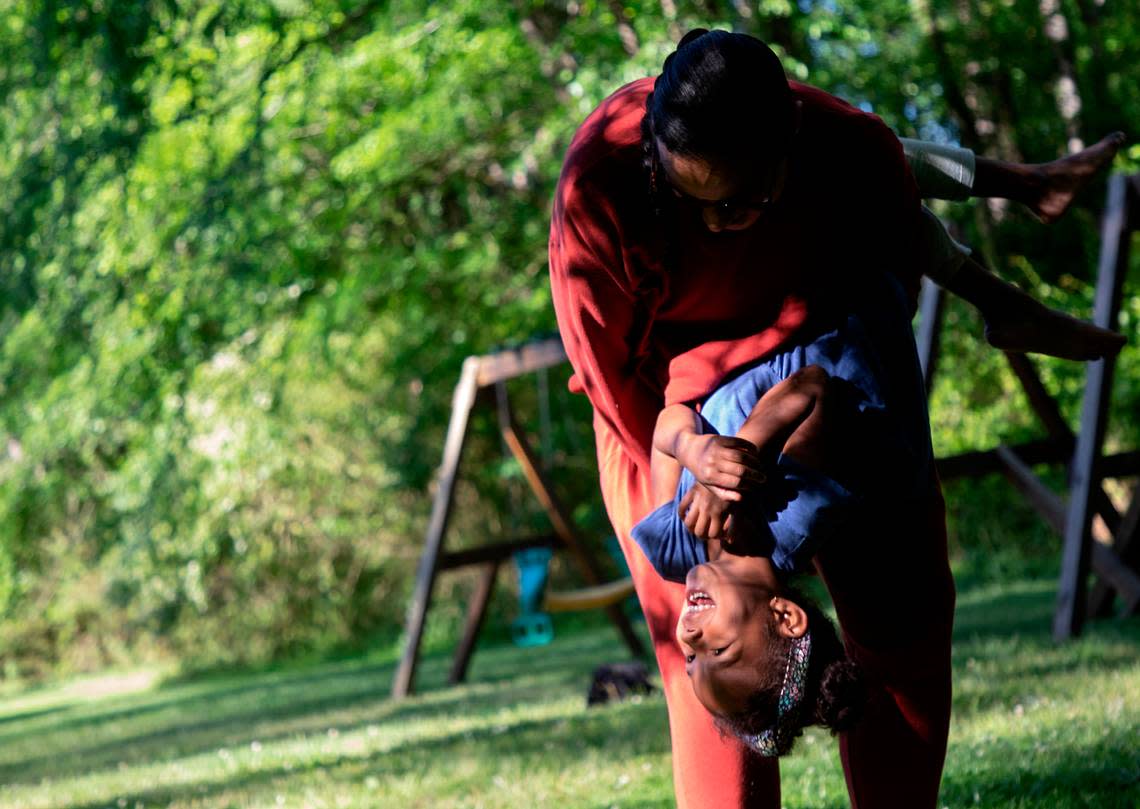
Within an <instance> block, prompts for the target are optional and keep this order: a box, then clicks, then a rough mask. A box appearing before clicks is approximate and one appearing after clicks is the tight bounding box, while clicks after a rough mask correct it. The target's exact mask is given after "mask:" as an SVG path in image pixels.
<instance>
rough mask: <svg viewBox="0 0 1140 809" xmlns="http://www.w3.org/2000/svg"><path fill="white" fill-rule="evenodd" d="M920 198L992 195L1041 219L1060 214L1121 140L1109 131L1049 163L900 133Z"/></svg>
mask: <svg viewBox="0 0 1140 809" xmlns="http://www.w3.org/2000/svg"><path fill="white" fill-rule="evenodd" d="M899 142H900V143H902V145H903V152H904V153H905V154H906V159H907V163H908V164H909V165H910V170H911V173H912V174H913V175H914V179H915V181H916V182H917V183H918V191H919V194H920V195H921V196H922V197H923V198H924V199H946V200H964V199H968V198H969V197H996V198H1001V199H1011V200H1014V201H1015V202H1020V203H1021V204H1023V205H1025V206H1026V207H1027V208H1029V210H1031V211H1032V212H1033V213H1034V215H1036V216H1037V218H1038V219H1040V220H1041V221H1043V222H1046V223H1048V222H1054V221H1056V220H1057V219H1059V218H1060V217H1061V216H1062V215H1063V214H1064V213H1065V211H1067V210H1068V208H1069V205H1071V204H1072V202H1073V198H1074V197H1075V196H1076V195H1077V192H1079V191H1080V190H1081V189H1082V188H1084V186H1085V184H1086V183H1088V181H1089V180H1090V179H1092V178H1093V177H1094V176H1095V175H1096V174H1097V173H1098V172H1099V171H1100V170H1101V169H1103V168H1104V167H1105V166H1107V165H1108V164H1109V163H1110V162H1112V158H1114V157H1115V156H1116V153H1117V152H1118V151H1119V150H1120V147H1121V146H1123V145H1124V133H1123V132H1113V133H1112V134H1111V135H1109V136H1108V137H1105V138H1102V139H1101V140H1100V141H1098V142H1097V143H1094V144H1093V145H1092V146H1090V147H1088V148H1087V149H1082V150H1081V151H1079V152H1077V153H1076V154H1071V155H1068V156H1066V157H1062V158H1061V159H1059V160H1054V161H1051V162H1049V163H1007V162H1005V161H1004V160H992V159H990V158H988V157H975V155H974V153H973V152H972V151H970V150H969V149H965V148H963V147H960V146H946V145H944V144H938V143H928V142H926V141H920V140H911V139H910V138H899Z"/></svg>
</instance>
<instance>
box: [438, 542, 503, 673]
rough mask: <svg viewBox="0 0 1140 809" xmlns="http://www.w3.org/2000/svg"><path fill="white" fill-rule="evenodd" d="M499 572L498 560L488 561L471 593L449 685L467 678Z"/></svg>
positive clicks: (453, 660)
mask: <svg viewBox="0 0 1140 809" xmlns="http://www.w3.org/2000/svg"><path fill="white" fill-rule="evenodd" d="M498 572H499V563H498V562H497V561H494V562H488V563H487V564H485V565H484V566H483V575H481V576H480V577H479V583H478V584H477V585H476V586H475V592H474V593H472V594H471V601H470V603H469V604H468V605H467V620H466V621H465V622H464V625H463V638H462V640H460V641H459V646H458V647H457V648H456V650H455V657H454V658H453V659H452V663H451V674H450V675H448V678H447V682H448V684H449V685H455V684H456V683H461V682H463V681H464V680H466V679H467V665H468V664H469V663H470V662H471V653H472V652H474V651H475V639H476V638H478V637H479V630H480V629H481V628H482V627H483V617H484V616H485V615H486V614H487V602H489V601H490V600H491V591H492V590H493V589H494V587H495V574H496V573H498Z"/></svg>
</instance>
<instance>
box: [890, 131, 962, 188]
mask: <svg viewBox="0 0 1140 809" xmlns="http://www.w3.org/2000/svg"><path fill="white" fill-rule="evenodd" d="M899 143H901V144H902V147H903V154H904V155H906V162H907V164H908V165H909V166H910V173H911V174H913V175H914V180H915V182H916V183H917V184H918V193H919V195H920V196H921V197H922V198H923V199H948V200H964V199H969V198H970V197H972V196H974V194H975V192H974V174H975V171H976V161H975V157H974V153H973V152H972V151H971V150H969V149H966V148H964V147H961V146H948V145H946V144H942V143H930V142H928V141H923V140H912V139H911V138H899Z"/></svg>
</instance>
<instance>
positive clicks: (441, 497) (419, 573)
mask: <svg viewBox="0 0 1140 809" xmlns="http://www.w3.org/2000/svg"><path fill="white" fill-rule="evenodd" d="M478 375H479V358H478V357H468V358H467V360H466V361H465V362H464V363H463V372H462V373H461V374H460V376H459V384H458V385H456V387H455V396H454V397H453V399H452V404H451V422H450V423H449V424H448V425H447V442H446V443H445V444H444V450H443V463H442V464H441V465H440V470H439V484H438V485H439V488H438V489H437V490H436V493H435V501H434V502H433V503H432V509H431V519H430V520H429V522H428V530H427V540H426V542H425V543H424V552H423V556H421V557H420V565H419V568H418V569H417V570H416V587H415V590H414V592H413V593H412V600H411V603H410V604H408V618H407V624H406V627H405V630H404V636H405V639H404V654H403V657H402V658H401V659H400V665H399V668H397V669H396V677H395V679H394V680H393V681H392V697H393V698H394V699H400V698H401V697H406V696H407V695H408V694H410V693H411V692H412V687H413V683H414V681H415V676H416V663H417V662H418V659H419V653H420V642H421V641H422V640H423V634H424V622H425V621H426V619H427V610H428V605H429V604H430V603H431V591H432V588H433V587H434V586H435V576H436V572H437V570H438V561H439V552H440V549H441V548H442V546H443V535H444V533H445V532H446V531H447V522H448V518H449V517H450V516H451V500H452V497H453V496H454V494H455V483H456V480H457V479H458V473H459V461H460V459H461V458H462V457H463V446H464V444H465V443H466V439H467V423H468V421H470V419H471V408H472V407H473V406H474V405H475V394H476V393H478V391H479V385H478V379H477V377H478Z"/></svg>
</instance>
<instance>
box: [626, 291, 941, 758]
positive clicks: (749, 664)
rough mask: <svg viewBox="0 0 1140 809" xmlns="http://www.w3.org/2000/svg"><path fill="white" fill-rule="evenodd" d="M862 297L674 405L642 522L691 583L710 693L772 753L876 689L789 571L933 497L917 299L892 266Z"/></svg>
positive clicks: (657, 551)
mask: <svg viewBox="0 0 1140 809" xmlns="http://www.w3.org/2000/svg"><path fill="white" fill-rule="evenodd" d="M852 304H853V305H852V311H851V313H850V314H849V315H847V316H846V317H845V318H842V319H841V320H840V322H839V323H838V324H837V325H835V326H834V327H830V326H828V325H824V324H819V325H815V326H813V331H812V333H813V334H814V335H815V336H814V338H813V339H810V340H809V341H807V342H806V344H803V345H801V346H798V347H796V348H794V349H791V350H789V351H785V352H781V353H779V354H776V355H775V356H773V357H771V358H769V359H767V360H764V361H762V362H760V363H757V364H755V365H753V366H751V367H749V368H748V369H746V370H744V371H743V372H742V373H740V374H739V375H737V376H735V377H733V378H732V379H729V380H728V381H726V382H724V383H723V384H722V385H721V386H720V387H719V388H718V389H717V390H716V391H715V392H714V393H713V394H712V395H710V396H709V397H708V399H706V400H705V402H704V403H703V405H702V408H701V412H700V413H699V414H698V413H697V412H696V411H695V410H693V409H692V408H689V407H687V406H685V405H672V406H670V407H666V408H665V409H664V410H662V411H661V414H660V416H659V418H658V420H657V425H656V428H655V431H654V440H653V454H652V462H651V486H652V490H653V496H654V498H655V500H656V501H657V502H660V503H662V505H661V506H660V507H659V508H657V509H656V510H655V511H653V512H652V513H651V514H650V515H649V516H647V517H646V518H645V519H643V520H642V521H641V522H639V523H638V524H637V525H636V526H635V527H634V529H633V537H634V539H635V540H636V541H637V542H638V544H639V545H640V546H641V548H642V549H643V550H644V551H645V554H646V556H647V558H648V559H649V561H650V562H651V563H652V564H653V566H654V567H655V568H656V569H657V571H658V572H659V573H660V574H661V575H662V576H663V577H664V578H666V579H669V580H673V581H683V582H684V583H685V585H686V591H685V597H684V598H685V600H684V605H683V607H682V610H681V615H680V619H679V621H678V623H677V628H676V637H677V641H678V643H679V644H680V646H681V648H682V650H683V652H684V653H685V662H686V671H687V673H688V675H689V678H690V680H691V682H692V685H693V688H694V691H695V693H696V695H697V698H698V699H699V700H700V702H701V703H702V704H703V705H704V706H705V707H706V708H707V709H708V710H709V711H710V712H711V713H712V714H713V715H714V716H716V717H717V719H718V720H719V721H720V722H721V724H722V727H725V728H726V729H728V730H730V731H731V732H733V733H734V734H735V735H737V736H738V737H739V738H741V739H742V740H743V741H745V742H746V743H747V744H748V745H749V746H751V747H752V748H753V749H754V750H756V751H758V752H760V753H761V754H763V755H771V756H775V755H782V754H784V753H786V752H787V751H788V750H789V749H790V747H791V744H792V742H793V741H794V739H795V738H796V736H798V735H799V732H800V730H801V729H802V727H803V726H804V725H806V724H822V725H825V726H827V727H829V728H831V729H832V730H843V729H845V728H847V727H848V726H849V725H850V724H851V723H852V722H853V721H854V719H856V718H857V717H858V714H859V711H860V708H861V701H862V699H863V685H862V678H861V676H860V673H859V670H858V668H857V667H856V666H855V665H854V664H852V663H851V662H849V661H847V660H846V658H845V656H844V652H843V647H842V645H841V644H840V642H839V640H838V638H837V636H836V633H835V629H834V627H833V626H832V625H831V623H830V622H829V621H828V620H827V619H826V618H825V617H824V616H823V614H822V613H821V612H820V611H819V609H818V608H817V607H815V606H814V605H813V604H811V602H809V601H806V600H805V599H804V598H803V597H802V596H801V595H799V594H798V593H797V592H796V591H795V590H794V589H792V588H791V587H789V586H788V584H787V579H788V577H789V576H790V575H792V574H793V573H795V572H797V571H800V570H803V569H804V568H805V567H807V566H808V565H810V563H811V559H812V557H813V556H814V555H815V553H816V551H817V550H818V549H819V548H820V546H821V545H822V544H824V543H828V542H842V541H843V533H844V531H843V529H844V526H845V525H846V524H847V523H849V522H851V523H856V522H858V523H862V524H864V525H865V524H866V522H867V521H868V520H871V521H873V520H875V519H878V517H879V515H880V514H885V513H887V512H888V511H889V510H896V509H899V508H903V509H904V510H905V508H906V506H905V503H908V502H911V503H919V502H921V501H922V500H923V498H925V497H928V496H929V495H930V492H931V491H932V488H931V484H932V481H933V460H932V458H933V455H932V451H931V448H930V440H929V427H928V424H927V421H926V413H925V404H924V397H923V392H922V384H921V376H920V374H919V371H918V368H917V364H916V363H915V362H914V354H913V352H914V348H913V336H912V334H911V332H910V325H909V312H908V309H907V305H906V301H905V295H904V294H903V293H902V291H901V288H899V286H898V284H897V282H896V281H894V280H892V279H889V278H887V277H886V276H884V277H883V278H881V279H880V280H879V282H878V283H877V284H875V285H873V286H872V287H871V288H869V289H868V290H867V292H866V293H865V295H864V296H862V298H861V300H859V301H853V302H852ZM867 552H869V553H873V552H874V551H873V549H867Z"/></svg>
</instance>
